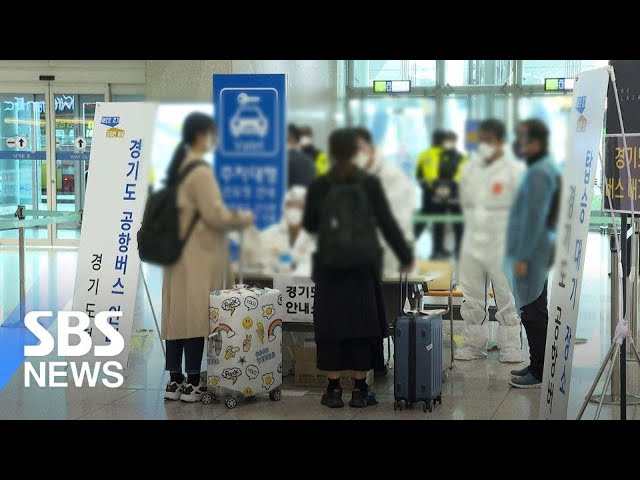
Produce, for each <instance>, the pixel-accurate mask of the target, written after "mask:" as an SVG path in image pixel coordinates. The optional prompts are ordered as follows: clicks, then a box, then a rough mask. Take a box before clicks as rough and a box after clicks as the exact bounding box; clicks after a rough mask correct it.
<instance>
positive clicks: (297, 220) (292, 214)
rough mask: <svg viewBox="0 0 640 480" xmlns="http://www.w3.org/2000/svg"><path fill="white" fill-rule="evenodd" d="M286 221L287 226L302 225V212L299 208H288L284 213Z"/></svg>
mask: <svg viewBox="0 0 640 480" xmlns="http://www.w3.org/2000/svg"><path fill="white" fill-rule="evenodd" d="M284 219H285V221H286V222H287V225H300V224H301V223H302V210H300V209H299V208H287V209H285V211H284Z"/></svg>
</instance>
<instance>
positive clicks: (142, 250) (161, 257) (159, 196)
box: [138, 160, 209, 265]
mask: <svg viewBox="0 0 640 480" xmlns="http://www.w3.org/2000/svg"><path fill="white" fill-rule="evenodd" d="M201 165H206V166H209V164H208V163H207V162H205V161H203V160H200V161H197V162H193V163H192V164H190V165H188V166H187V167H186V168H185V169H184V170H183V171H182V172H180V173H179V174H178V175H177V176H176V178H175V179H170V180H169V181H167V185H166V186H165V187H164V188H162V189H161V190H158V191H157V192H154V193H152V194H151V195H150V196H149V198H148V199H147V204H146V206H145V208H144V215H143V216H142V225H141V226H140V230H138V253H139V254H140V260H142V261H143V262H149V263H155V264H158V265H173V264H174V263H175V262H177V261H178V259H179V258H180V255H181V254H182V249H183V247H184V246H185V244H186V243H187V240H189V237H190V236H191V233H192V232H193V228H194V227H195V226H196V223H197V221H198V220H199V219H200V213H199V212H196V214H195V215H194V217H193V220H191V225H189V229H188V230H187V234H186V236H185V238H184V239H182V240H181V239H180V236H179V232H178V230H179V228H178V226H179V223H178V187H179V186H180V183H181V182H182V181H183V180H184V179H185V178H186V177H187V175H188V174H189V173H190V172H191V170H193V169H194V168H196V167H199V166H201Z"/></svg>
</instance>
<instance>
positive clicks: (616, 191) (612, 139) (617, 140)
mask: <svg viewBox="0 0 640 480" xmlns="http://www.w3.org/2000/svg"><path fill="white" fill-rule="evenodd" d="M614 105H615V103H614ZM614 110H615V108H614ZM626 140H627V155H626V158H627V159H628V160H629V170H628V171H627V167H626V165H625V154H624V142H623V140H622V135H607V136H606V138H605V147H604V173H605V176H606V178H607V187H606V189H605V195H604V196H603V205H602V209H603V210H606V211H608V210H610V208H609V205H611V206H612V207H613V211H614V212H619V213H631V201H634V202H636V203H637V201H638V199H640V195H639V194H638V181H639V180H640V134H639V133H632V134H626ZM629 172H630V173H631V179H629V178H628V174H629ZM610 201H611V203H609V202H610Z"/></svg>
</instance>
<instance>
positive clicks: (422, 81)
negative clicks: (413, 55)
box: [351, 60, 436, 87]
mask: <svg viewBox="0 0 640 480" xmlns="http://www.w3.org/2000/svg"><path fill="white" fill-rule="evenodd" d="M351 78H352V85H353V86H354V87H371V86H372V85H373V81H374V80H411V84H412V85H414V86H417V87H432V86H435V84H436V61H435V60H354V61H353V75H352V77H351Z"/></svg>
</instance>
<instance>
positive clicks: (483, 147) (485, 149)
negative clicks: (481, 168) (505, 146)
mask: <svg viewBox="0 0 640 480" xmlns="http://www.w3.org/2000/svg"><path fill="white" fill-rule="evenodd" d="M495 152H496V147H494V146H493V145H489V144H488V143H485V142H480V143H479V144H478V156H479V157H480V158H481V159H483V160H488V159H489V158H491V157H492V156H493V154H494V153H495Z"/></svg>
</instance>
